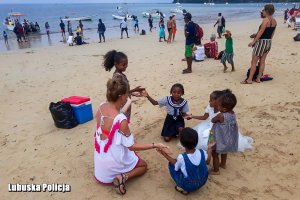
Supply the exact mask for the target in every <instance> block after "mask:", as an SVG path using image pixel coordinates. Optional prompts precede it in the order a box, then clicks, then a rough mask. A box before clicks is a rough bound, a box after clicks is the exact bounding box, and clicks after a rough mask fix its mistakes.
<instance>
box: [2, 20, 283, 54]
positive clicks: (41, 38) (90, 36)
mask: <svg viewBox="0 0 300 200" xmlns="http://www.w3.org/2000/svg"><path fill="white" fill-rule="evenodd" d="M195 18H196V19H198V20H197V21H195V22H196V23H198V24H199V25H200V26H203V27H208V26H209V24H212V25H213V23H214V19H212V18H208V19H207V21H206V22H205V23H202V22H203V21H202V20H203V19H201V18H200V20H199V17H195ZM276 18H277V19H280V17H276ZM182 20H183V19H178V20H177V21H178V22H179V23H178V24H180V23H182ZM226 20H228V21H227V24H228V23H229V24H230V23H239V22H241V21H242V22H244V23H248V22H251V21H253V19H251V18H246V19H244V18H242V19H240V18H229V19H226ZM229 20H230V21H229ZM120 22H121V21H120ZM199 22H200V23H199ZM165 23H166V22H165ZM131 25H132V24H131V22H130V24H129V31H128V32H129V37H133V38H135V37H137V36H139V34H137V33H134V31H133V26H131ZM142 29H145V30H146V34H149V33H150V32H149V27H148V26H146V28H145V25H144V26H143V27H140V31H141V30H142ZM178 30H179V31H182V30H183V26H178ZM84 31H85V33H86V35H85V41H86V42H88V43H89V44H90V43H98V34H97V29H96V28H89V29H86V30H84ZM109 31H111V32H110V33H111V34H110V35H108V33H107V31H106V34H105V38H106V40H107V39H108V40H117V39H120V38H119V37H120V31H117V30H116V28H114V29H113V30H112V28H110V29H109ZM157 32H158V29H157V26H154V31H152V33H150V34H153V33H157ZM165 32H166V34H167V30H165ZM124 34H126V33H125V32H124ZM157 34H158V33H157ZM204 34H205V35H206V33H205V29H204ZM35 38H37V40H38V41H37V42H35V41H34V40H33V47H31V45H28V43H26V42H23V43H18V42H17V39H16V37H13V38H9V43H10V45H11V46H13V48H12V49H11V47H9V48H7V46H6V45H5V44H4V39H0V42H2V43H3V44H4V45H3V46H0V53H4V52H17V51H22V50H24V51H26V50H33V49H38V48H47V47H51V46H65V45H66V46H68V44H67V43H66V42H63V38H62V36H61V33H60V32H55V33H51V34H50V40H51V41H49V38H48V37H47V34H46V33H41V34H35V35H34V37H31V39H35ZM67 38H68V34H67V33H66V39H67ZM22 44H25V45H24V47H22V46H23V45H22ZM17 46H19V47H17Z"/></svg>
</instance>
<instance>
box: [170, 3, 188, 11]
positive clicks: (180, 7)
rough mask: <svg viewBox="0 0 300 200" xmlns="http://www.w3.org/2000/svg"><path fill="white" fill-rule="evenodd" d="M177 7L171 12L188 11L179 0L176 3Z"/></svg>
mask: <svg viewBox="0 0 300 200" xmlns="http://www.w3.org/2000/svg"><path fill="white" fill-rule="evenodd" d="M175 5H176V7H175V8H172V9H171V11H170V12H171V13H180V14H184V13H186V10H185V9H182V6H181V5H180V3H179V1H177V3H176V4H175Z"/></svg>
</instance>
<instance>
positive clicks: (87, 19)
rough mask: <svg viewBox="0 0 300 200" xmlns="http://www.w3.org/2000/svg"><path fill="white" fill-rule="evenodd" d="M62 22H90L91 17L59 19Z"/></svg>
mask: <svg viewBox="0 0 300 200" xmlns="http://www.w3.org/2000/svg"><path fill="white" fill-rule="evenodd" d="M61 20H63V21H66V22H67V21H80V20H81V21H92V17H91V16H85V17H67V18H63V19H61Z"/></svg>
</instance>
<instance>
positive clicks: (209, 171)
mask: <svg viewBox="0 0 300 200" xmlns="http://www.w3.org/2000/svg"><path fill="white" fill-rule="evenodd" d="M208 174H209V175H220V171H217V172H215V171H214V169H213V168H211V169H209V170H208Z"/></svg>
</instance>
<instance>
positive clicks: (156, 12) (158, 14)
mask: <svg viewBox="0 0 300 200" xmlns="http://www.w3.org/2000/svg"><path fill="white" fill-rule="evenodd" d="M142 15H143V17H146V18H148V17H149V16H150V15H151V17H152V18H156V19H159V18H161V17H165V14H163V13H162V12H161V11H159V10H158V9H153V10H149V11H146V12H142Z"/></svg>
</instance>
